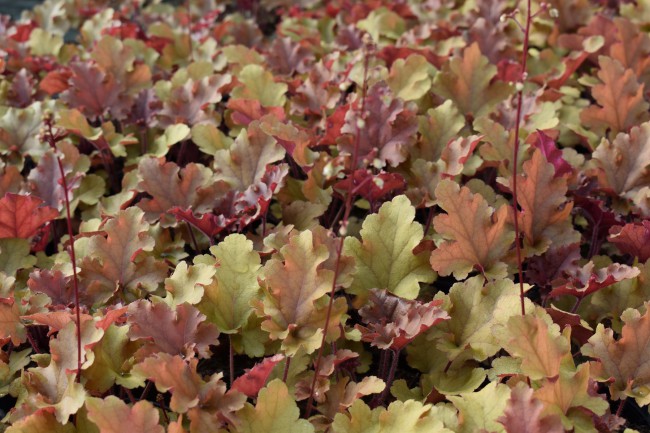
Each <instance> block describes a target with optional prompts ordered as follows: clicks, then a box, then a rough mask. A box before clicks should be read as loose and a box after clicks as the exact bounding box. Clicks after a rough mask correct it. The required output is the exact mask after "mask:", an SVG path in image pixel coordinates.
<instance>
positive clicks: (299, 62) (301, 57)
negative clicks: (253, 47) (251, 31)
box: [266, 36, 314, 75]
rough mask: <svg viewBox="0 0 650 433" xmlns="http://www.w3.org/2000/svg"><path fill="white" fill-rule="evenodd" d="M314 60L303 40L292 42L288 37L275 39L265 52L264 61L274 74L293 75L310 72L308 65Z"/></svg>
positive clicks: (310, 50) (311, 51) (311, 52)
mask: <svg viewBox="0 0 650 433" xmlns="http://www.w3.org/2000/svg"><path fill="white" fill-rule="evenodd" d="M313 60H314V53H313V50H312V49H310V47H308V46H306V44H305V43H304V41H303V40H301V41H299V42H294V41H293V40H292V39H291V38H289V37H286V36H285V37H277V38H275V39H274V40H273V43H271V46H270V47H269V50H268V51H267V55H266V61H267V63H268V64H269V66H270V67H271V70H272V71H273V72H274V73H276V74H282V75H293V73H294V72H297V73H299V74H302V73H305V72H307V71H308V70H310V67H309V65H308V63H312V62H313Z"/></svg>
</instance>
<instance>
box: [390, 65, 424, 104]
mask: <svg viewBox="0 0 650 433" xmlns="http://www.w3.org/2000/svg"><path fill="white" fill-rule="evenodd" d="M434 72H435V68H434V66H433V65H432V64H431V63H429V62H428V61H427V59H426V58H425V57H424V56H421V55H419V54H411V55H410V56H408V57H407V58H406V59H397V60H395V62H394V63H393V65H392V66H391V68H390V74H389V75H388V78H387V79H386V83H387V84H388V87H390V89H391V90H392V91H393V93H394V94H395V96H397V97H398V98H402V99H403V100H405V101H415V100H417V99H420V98H421V97H423V96H424V95H426V93H427V92H428V91H429V89H431V77H432V76H433V74H434Z"/></svg>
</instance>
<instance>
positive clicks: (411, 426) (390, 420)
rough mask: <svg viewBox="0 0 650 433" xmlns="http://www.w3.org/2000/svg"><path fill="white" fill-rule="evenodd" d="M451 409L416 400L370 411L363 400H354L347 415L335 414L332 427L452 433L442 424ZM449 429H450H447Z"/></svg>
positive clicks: (347, 432) (372, 432) (354, 431)
mask: <svg viewBox="0 0 650 433" xmlns="http://www.w3.org/2000/svg"><path fill="white" fill-rule="evenodd" d="M449 412H450V409H449V408H448V407H446V406H432V405H430V404H422V403H420V402H418V401H414V400H409V401H406V402H401V401H395V402H393V403H391V404H390V405H389V406H388V409H386V408H384V407H378V408H375V409H372V410H371V409H370V407H368V405H367V404H365V403H364V402H363V400H356V401H355V402H354V403H353V404H352V406H351V407H350V410H349V415H347V414H342V413H338V414H336V416H335V417H334V423H333V424H332V431H333V433H451V432H452V431H453V430H450V429H448V428H446V426H445V422H444V421H446V419H448V418H449V415H450V414H449ZM450 427H451V426H450Z"/></svg>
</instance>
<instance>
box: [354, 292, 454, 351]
mask: <svg viewBox="0 0 650 433" xmlns="http://www.w3.org/2000/svg"><path fill="white" fill-rule="evenodd" d="M440 304H442V300H434V301H431V302H428V303H426V304H425V303H422V302H418V301H409V300H404V299H400V298H398V297H396V296H390V295H388V293H387V292H386V291H385V290H381V291H379V290H376V289H375V290H371V291H370V304H366V305H365V306H364V307H363V308H361V309H360V310H359V314H360V315H361V318H362V319H363V321H364V322H366V323H367V324H368V327H367V328H366V327H364V326H361V325H355V328H356V329H358V330H359V331H361V340H362V341H367V342H370V343H371V345H372V346H375V347H379V348H380V349H391V350H393V351H400V350H402V349H403V348H404V346H406V345H407V344H408V343H410V342H411V341H413V339H414V338H415V337H417V336H418V335H420V334H421V333H423V332H425V331H426V330H428V329H429V328H431V327H432V326H434V325H436V324H438V323H440V322H442V321H443V320H449V315H448V314H447V313H446V312H445V311H444V310H443V309H441V308H440Z"/></svg>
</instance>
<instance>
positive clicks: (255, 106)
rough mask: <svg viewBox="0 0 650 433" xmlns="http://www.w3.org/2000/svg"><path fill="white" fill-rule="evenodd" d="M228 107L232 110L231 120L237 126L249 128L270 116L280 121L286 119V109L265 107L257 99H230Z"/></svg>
mask: <svg viewBox="0 0 650 433" xmlns="http://www.w3.org/2000/svg"><path fill="white" fill-rule="evenodd" d="M227 107H228V109H230V110H232V111H231V113H230V119H231V120H232V122H233V123H234V124H235V125H241V126H248V125H249V124H250V123H251V122H252V121H253V120H260V119H261V118H262V117H264V116H266V115H269V114H270V115H272V116H274V117H275V118H277V119H280V120H284V118H285V113H284V108H282V107H263V106H262V104H261V103H260V101H258V100H257V99H229V100H228V104H227Z"/></svg>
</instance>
